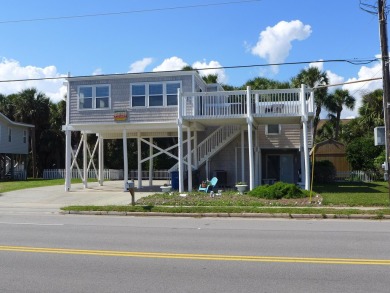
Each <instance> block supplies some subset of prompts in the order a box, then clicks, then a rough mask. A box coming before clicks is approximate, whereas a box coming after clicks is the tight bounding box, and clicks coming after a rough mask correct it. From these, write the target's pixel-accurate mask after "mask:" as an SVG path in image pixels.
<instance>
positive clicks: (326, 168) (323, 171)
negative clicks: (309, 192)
mask: <svg viewBox="0 0 390 293" xmlns="http://www.w3.org/2000/svg"><path fill="white" fill-rule="evenodd" d="M335 178H336V168H335V166H334V165H333V163H332V162H331V161H329V160H324V161H316V162H314V182H315V183H329V182H334V180H335Z"/></svg>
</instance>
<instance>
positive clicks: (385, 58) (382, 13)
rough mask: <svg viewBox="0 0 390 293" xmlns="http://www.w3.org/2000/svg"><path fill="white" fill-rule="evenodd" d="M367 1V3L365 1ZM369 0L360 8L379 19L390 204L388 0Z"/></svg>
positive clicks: (361, 1)
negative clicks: (375, 2)
mask: <svg viewBox="0 0 390 293" xmlns="http://www.w3.org/2000/svg"><path fill="white" fill-rule="evenodd" d="M365 2H366V3H365ZM367 2H368V0H360V8H361V9H363V10H364V11H366V12H369V13H372V14H378V20H379V38H380V45H381V55H382V58H381V60H382V81H383V121H384V122H385V149H386V161H385V172H387V183H388V186H389V204H390V176H389V172H390V168H389V159H390V158H389V155H390V136H389V135H390V121H389V117H390V115H389V114H390V112H389V105H390V97H389V94H390V85H389V82H390V76H389V48H388V45H387V12H386V9H387V5H386V0H377V5H376V6H375V5H372V4H368V3H367Z"/></svg>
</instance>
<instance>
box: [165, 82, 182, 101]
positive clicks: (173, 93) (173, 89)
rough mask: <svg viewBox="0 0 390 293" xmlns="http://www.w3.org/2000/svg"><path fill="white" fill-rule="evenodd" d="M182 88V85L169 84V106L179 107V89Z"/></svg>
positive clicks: (176, 83)
mask: <svg viewBox="0 0 390 293" xmlns="http://www.w3.org/2000/svg"><path fill="white" fill-rule="evenodd" d="M179 88H180V83H178V82H175V83H167V106H176V105H177V89H179Z"/></svg>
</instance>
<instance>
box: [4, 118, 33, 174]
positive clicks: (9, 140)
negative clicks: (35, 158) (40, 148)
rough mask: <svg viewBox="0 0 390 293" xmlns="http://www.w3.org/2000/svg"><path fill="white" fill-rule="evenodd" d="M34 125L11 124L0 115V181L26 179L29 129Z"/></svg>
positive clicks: (11, 122)
mask: <svg viewBox="0 0 390 293" xmlns="http://www.w3.org/2000/svg"><path fill="white" fill-rule="evenodd" d="M32 128H34V125H31V124H25V123H19V122H13V121H11V120H10V119H8V118H7V117H6V116H5V115H4V114H2V113H0V179H3V178H5V177H10V178H11V179H26V176H27V175H26V170H25V166H26V165H27V164H26V162H27V155H28V152H29V141H30V129H32Z"/></svg>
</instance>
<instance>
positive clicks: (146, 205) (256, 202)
mask: <svg viewBox="0 0 390 293" xmlns="http://www.w3.org/2000/svg"><path fill="white" fill-rule="evenodd" d="M80 182H81V180H80V179H72V183H80ZM61 184H64V179H55V180H43V179H29V180H27V181H15V182H0V195H1V192H7V191H12V190H19V189H25V188H33V187H41V186H52V185H61ZM313 189H314V192H313V198H312V202H309V198H300V199H281V200H266V199H262V198H256V197H252V196H249V195H247V194H244V195H238V193H237V192H236V191H225V192H223V193H222V195H221V196H217V197H215V198H210V196H209V194H206V193H203V192H202V193H199V192H193V193H189V194H188V195H187V196H186V197H182V196H180V194H179V193H178V192H173V193H172V194H168V193H156V194H154V195H151V196H148V197H144V198H141V199H140V200H138V201H137V205H136V206H128V205H126V206H72V207H66V208H64V210H75V211H118V212H173V213H184V212H186V213H272V214H277V213H284V214H298V213H303V214H323V215H325V214H335V215H351V214H362V213H367V214H376V215H377V216H378V218H380V217H381V215H389V214H390V209H389V208H388V207H389V189H388V184H387V182H369V183H368V182H337V183H333V184H325V185H314V187H313ZM316 194H320V197H319V198H317V197H316ZM321 198H322V203H321V204H319V203H318V200H319V199H321ZM340 206H342V207H355V209H342V210H340V209H335V208H333V207H340ZM356 207H382V209H380V210H377V211H366V210H359V209H356Z"/></svg>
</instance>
